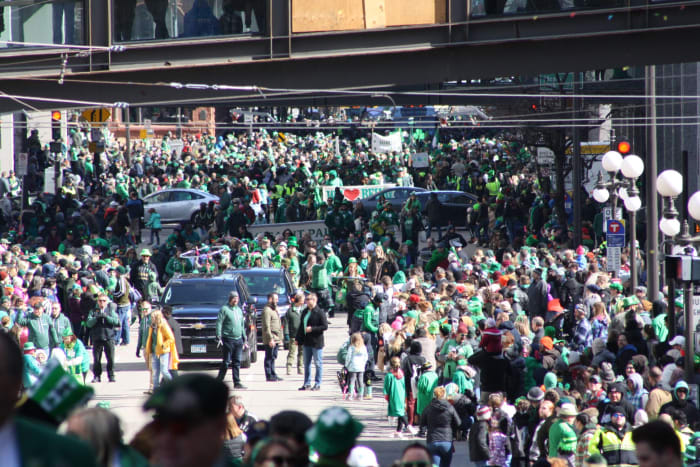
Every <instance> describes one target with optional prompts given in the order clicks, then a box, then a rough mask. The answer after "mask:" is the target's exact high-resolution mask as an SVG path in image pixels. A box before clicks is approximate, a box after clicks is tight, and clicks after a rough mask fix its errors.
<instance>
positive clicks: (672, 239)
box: [656, 170, 700, 381]
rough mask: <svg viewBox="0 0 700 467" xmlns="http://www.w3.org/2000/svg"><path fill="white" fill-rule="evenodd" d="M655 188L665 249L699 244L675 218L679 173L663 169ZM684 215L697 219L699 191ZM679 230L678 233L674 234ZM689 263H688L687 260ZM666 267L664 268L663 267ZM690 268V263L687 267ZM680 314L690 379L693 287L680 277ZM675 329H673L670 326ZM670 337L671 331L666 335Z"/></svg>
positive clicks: (699, 237) (672, 295) (671, 298)
mask: <svg viewBox="0 0 700 467" xmlns="http://www.w3.org/2000/svg"><path fill="white" fill-rule="evenodd" d="M656 188H657V191H658V192H659V194H660V195H661V196H663V197H665V198H668V201H667V203H666V205H667V206H668V207H667V209H665V210H664V212H663V217H662V219H661V220H660V221H659V229H660V230H661V231H662V232H663V233H664V235H666V236H667V237H669V240H667V242H669V245H668V246H667V251H670V253H672V254H673V253H675V252H674V247H675V245H682V246H685V247H689V246H693V245H698V244H700V235H695V236H692V235H690V227H689V224H688V219H683V220H682V222H681V220H679V214H678V211H677V210H676V208H675V206H674V199H675V198H676V197H677V196H678V195H680V194H681V193H682V191H683V176H682V175H681V174H680V173H678V172H676V171H675V170H665V171H663V172H661V173H660V174H659V176H658V178H657V187H656ZM687 212H688V214H689V215H690V217H692V218H693V219H695V220H700V192H695V193H694V194H693V195H692V196H691V197H690V198H689V199H688V211H687ZM679 232H680V235H678V234H679ZM681 256H682V257H686V258H687V256H688V253H687V250H684V251H683V254H682V255H681ZM667 261H668V259H667ZM691 264H692V263H691ZM665 269H666V268H665ZM691 269H692V266H691ZM668 272H669V271H668V269H667V270H666V273H667V281H668V283H669V298H668V300H669V308H671V307H672V306H673V305H674V301H675V300H674V299H675V290H673V291H672V290H671V284H672V283H675V278H674V277H671V275H670V274H668ZM682 284H683V305H684V306H683V313H684V316H685V320H684V322H685V360H684V361H685V372H686V377H687V378H688V379H687V380H688V381H692V378H693V376H694V373H695V368H694V363H695V362H694V357H695V351H694V347H695V326H694V323H693V317H694V316H693V315H694V313H693V309H692V308H693V286H694V283H693V282H692V280H688V281H686V280H685V278H684V279H683V282H682ZM671 309H672V310H674V311H673V312H671V316H672V326H673V328H675V325H676V323H675V321H676V316H675V309H674V308H671ZM674 330H675V329H674ZM670 335H671V336H673V335H674V334H670Z"/></svg>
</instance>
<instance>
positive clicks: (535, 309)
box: [527, 269, 548, 318]
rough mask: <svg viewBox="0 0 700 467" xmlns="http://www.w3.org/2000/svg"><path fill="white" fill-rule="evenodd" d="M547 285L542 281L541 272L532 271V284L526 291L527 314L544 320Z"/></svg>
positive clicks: (537, 270) (538, 270)
mask: <svg viewBox="0 0 700 467" xmlns="http://www.w3.org/2000/svg"><path fill="white" fill-rule="evenodd" d="M547 293H548V292H547V284H546V283H545V281H543V280H542V270H541V269H535V270H534V271H532V283H531V284H530V287H528V289H527V301H528V307H527V312H528V313H527V314H528V315H529V316H531V317H534V316H541V317H542V318H544V315H545V313H546V312H547Z"/></svg>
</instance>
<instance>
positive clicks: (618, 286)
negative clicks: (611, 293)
mask: <svg viewBox="0 0 700 467" xmlns="http://www.w3.org/2000/svg"><path fill="white" fill-rule="evenodd" d="M610 288H611V289H615V290H617V291H618V292H622V284H620V283H619V282H613V283H612V284H610Z"/></svg>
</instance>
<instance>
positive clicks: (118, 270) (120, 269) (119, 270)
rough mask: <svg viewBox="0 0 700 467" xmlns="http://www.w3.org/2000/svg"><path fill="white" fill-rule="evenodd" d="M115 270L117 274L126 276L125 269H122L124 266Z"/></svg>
mask: <svg viewBox="0 0 700 467" xmlns="http://www.w3.org/2000/svg"><path fill="white" fill-rule="evenodd" d="M116 269H117V272H118V273H119V274H126V269H125V268H124V266H117V268H116Z"/></svg>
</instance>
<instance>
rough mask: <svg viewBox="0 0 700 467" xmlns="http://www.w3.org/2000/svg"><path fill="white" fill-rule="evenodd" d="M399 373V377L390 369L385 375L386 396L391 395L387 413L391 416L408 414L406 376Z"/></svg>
mask: <svg viewBox="0 0 700 467" xmlns="http://www.w3.org/2000/svg"><path fill="white" fill-rule="evenodd" d="M399 371H400V370H399ZM399 375H400V378H397V377H396V376H395V375H394V373H392V372H391V371H390V372H388V373H387V374H386V375H385V376H384V396H389V397H388V401H389V404H388V406H387V415H388V416H390V417H400V416H402V415H406V378H404V377H403V374H402V373H399Z"/></svg>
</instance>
